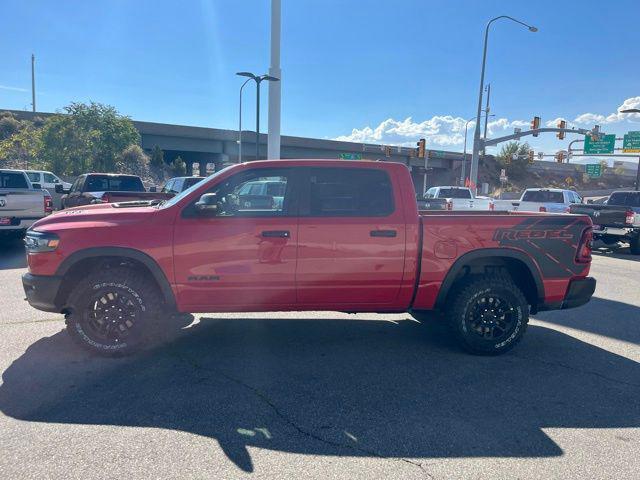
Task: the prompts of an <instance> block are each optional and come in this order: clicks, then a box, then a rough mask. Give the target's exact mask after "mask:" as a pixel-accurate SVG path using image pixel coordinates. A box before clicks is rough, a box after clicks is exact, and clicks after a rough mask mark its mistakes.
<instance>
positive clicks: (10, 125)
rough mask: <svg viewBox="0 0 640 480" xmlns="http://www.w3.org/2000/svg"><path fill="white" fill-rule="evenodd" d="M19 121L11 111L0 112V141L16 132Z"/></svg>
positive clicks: (19, 124)
mask: <svg viewBox="0 0 640 480" xmlns="http://www.w3.org/2000/svg"><path fill="white" fill-rule="evenodd" d="M21 126H22V125H21V122H20V121H19V120H16V118H15V117H14V116H13V114H12V113H11V112H2V113H1V114H0V141H3V140H6V139H8V138H9V137H11V135H13V134H15V133H18V130H20V127H21Z"/></svg>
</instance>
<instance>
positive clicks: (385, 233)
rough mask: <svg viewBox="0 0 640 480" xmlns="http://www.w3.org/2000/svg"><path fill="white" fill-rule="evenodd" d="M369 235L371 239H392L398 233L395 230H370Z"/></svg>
mask: <svg viewBox="0 0 640 480" xmlns="http://www.w3.org/2000/svg"><path fill="white" fill-rule="evenodd" d="M369 235H370V236H372V237H387V238H392V237H395V236H396V235H398V232H396V231H395V230H371V231H370V232H369Z"/></svg>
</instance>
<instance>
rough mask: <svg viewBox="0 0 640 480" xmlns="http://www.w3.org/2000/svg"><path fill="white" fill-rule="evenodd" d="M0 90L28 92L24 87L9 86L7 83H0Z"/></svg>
mask: <svg viewBox="0 0 640 480" xmlns="http://www.w3.org/2000/svg"><path fill="white" fill-rule="evenodd" d="M0 90H10V91H12V92H28V91H29V90H27V89H26V88H21V87H10V86H8V85H0Z"/></svg>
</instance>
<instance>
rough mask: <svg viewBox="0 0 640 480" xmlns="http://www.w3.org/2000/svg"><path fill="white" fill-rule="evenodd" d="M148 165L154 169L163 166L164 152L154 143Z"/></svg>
mask: <svg viewBox="0 0 640 480" xmlns="http://www.w3.org/2000/svg"><path fill="white" fill-rule="evenodd" d="M150 165H151V167H152V168H155V169H158V170H160V169H162V168H164V166H165V163H164V152H163V151H162V149H161V148H160V147H159V146H158V145H156V146H155V147H153V150H152V151H151V162H150Z"/></svg>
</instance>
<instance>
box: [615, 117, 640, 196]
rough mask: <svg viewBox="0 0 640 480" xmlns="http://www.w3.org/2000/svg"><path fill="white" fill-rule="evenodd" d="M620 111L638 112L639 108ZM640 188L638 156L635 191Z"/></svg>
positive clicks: (639, 160) (639, 162) (639, 159)
mask: <svg viewBox="0 0 640 480" xmlns="http://www.w3.org/2000/svg"><path fill="white" fill-rule="evenodd" d="M620 113H640V108H627V109H625V110H620ZM638 190H640V158H638V169H637V170H636V192H637V191H638Z"/></svg>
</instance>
